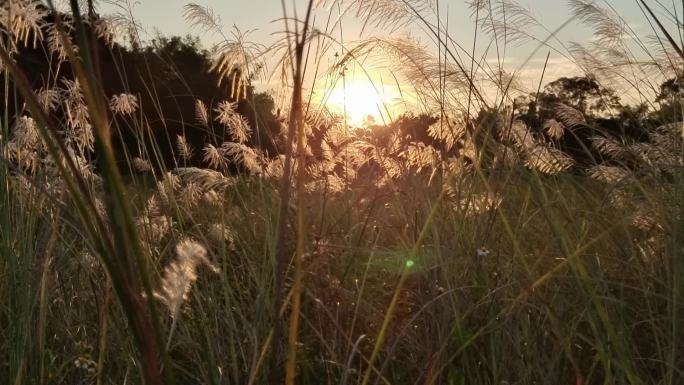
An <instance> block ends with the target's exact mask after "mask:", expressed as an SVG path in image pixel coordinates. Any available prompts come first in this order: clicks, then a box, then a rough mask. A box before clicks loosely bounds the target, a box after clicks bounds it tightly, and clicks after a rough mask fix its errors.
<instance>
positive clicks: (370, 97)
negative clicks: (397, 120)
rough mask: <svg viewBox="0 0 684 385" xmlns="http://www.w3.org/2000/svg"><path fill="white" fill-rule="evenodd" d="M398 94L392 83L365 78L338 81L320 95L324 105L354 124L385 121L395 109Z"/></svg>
mask: <svg viewBox="0 0 684 385" xmlns="http://www.w3.org/2000/svg"><path fill="white" fill-rule="evenodd" d="M400 96H401V94H400V93H399V91H398V90H397V87H396V86H390V85H386V84H382V83H379V82H371V81H369V80H352V81H347V82H346V83H344V82H342V81H340V82H338V84H337V85H335V87H333V88H332V89H330V90H328V91H326V92H325V94H324V103H325V105H326V106H327V107H328V108H329V109H330V110H331V111H333V112H335V113H339V114H341V115H346V116H347V119H348V123H349V124H351V125H354V126H359V125H365V124H373V123H377V124H383V123H388V122H389V121H391V120H392V118H394V117H395V116H396V115H397V113H398V112H399V107H398V106H397V101H398V100H400Z"/></svg>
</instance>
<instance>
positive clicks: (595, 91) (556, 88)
mask: <svg viewBox="0 0 684 385" xmlns="http://www.w3.org/2000/svg"><path fill="white" fill-rule="evenodd" d="M536 100H537V103H536V105H537V106H536V107H537V108H539V115H540V116H541V117H542V118H546V117H547V116H548V117H552V116H553V114H554V112H553V111H554V109H555V105H556V104H557V103H563V104H567V105H568V106H570V107H573V108H576V109H577V110H579V111H580V112H582V114H584V115H585V116H589V117H596V116H601V115H605V114H607V113H610V112H612V111H613V110H614V109H615V108H618V107H619V106H620V99H619V98H618V97H617V95H615V91H613V90H612V89H610V88H606V87H603V86H601V85H600V84H599V82H598V81H597V80H596V79H595V78H594V77H592V76H576V77H569V78H568V77H562V78H559V79H557V80H554V81H553V82H551V83H549V84H547V85H546V86H545V87H544V92H542V93H540V94H539V97H538V98H536Z"/></svg>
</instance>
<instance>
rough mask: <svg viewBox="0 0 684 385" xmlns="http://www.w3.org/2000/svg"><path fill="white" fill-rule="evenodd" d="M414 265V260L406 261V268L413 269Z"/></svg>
mask: <svg viewBox="0 0 684 385" xmlns="http://www.w3.org/2000/svg"><path fill="white" fill-rule="evenodd" d="M413 264H414V262H413V261H412V260H410V259H409V260H407V261H406V267H407V268H409V267H413Z"/></svg>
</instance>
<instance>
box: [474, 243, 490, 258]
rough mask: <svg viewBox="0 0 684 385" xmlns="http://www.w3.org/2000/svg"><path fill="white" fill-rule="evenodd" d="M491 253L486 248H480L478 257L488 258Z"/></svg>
mask: <svg viewBox="0 0 684 385" xmlns="http://www.w3.org/2000/svg"><path fill="white" fill-rule="evenodd" d="M489 253H490V251H489V249H488V248H486V247H484V246H482V247H478V249H477V256H478V257H480V258H485V257H488V256H489Z"/></svg>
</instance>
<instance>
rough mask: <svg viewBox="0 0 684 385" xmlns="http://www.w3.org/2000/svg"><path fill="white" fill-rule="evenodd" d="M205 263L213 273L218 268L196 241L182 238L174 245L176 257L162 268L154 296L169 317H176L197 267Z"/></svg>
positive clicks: (194, 279) (195, 276) (195, 275)
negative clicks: (162, 273) (166, 310)
mask: <svg viewBox="0 0 684 385" xmlns="http://www.w3.org/2000/svg"><path fill="white" fill-rule="evenodd" d="M202 264H203V265H206V266H207V267H209V268H210V269H211V270H212V271H214V272H215V273H218V271H219V270H218V269H217V268H216V267H215V266H214V265H213V264H212V263H211V261H209V259H208V258H207V249H205V248H204V246H202V245H201V244H199V243H198V242H196V241H194V240H192V239H190V238H184V239H182V240H180V241H179V242H178V244H177V245H176V259H175V260H174V261H172V262H171V263H169V264H168V265H167V266H166V267H165V268H164V278H163V279H162V281H161V285H160V288H159V289H158V290H157V291H155V293H154V296H155V298H157V299H158V300H159V301H161V302H162V303H163V304H164V305H165V306H166V308H167V309H168V310H169V314H170V315H171V318H173V319H176V318H177V317H178V315H179V313H180V306H181V305H182V304H183V302H184V301H185V300H187V299H188V293H189V292H190V289H191V288H192V284H193V283H195V281H196V280H197V267H198V266H199V265H202Z"/></svg>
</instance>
